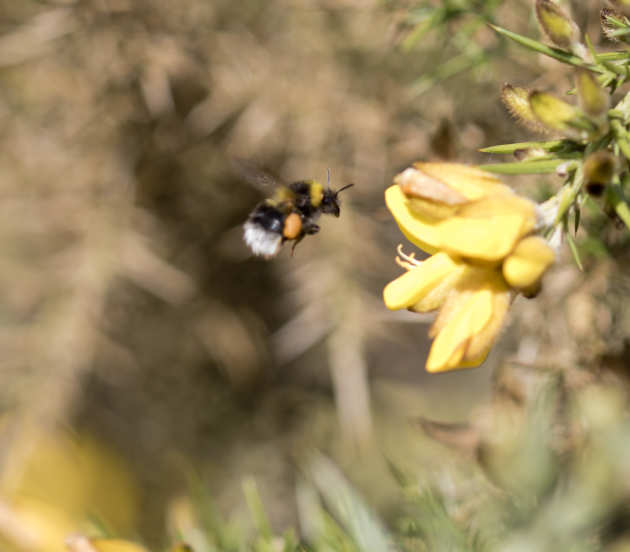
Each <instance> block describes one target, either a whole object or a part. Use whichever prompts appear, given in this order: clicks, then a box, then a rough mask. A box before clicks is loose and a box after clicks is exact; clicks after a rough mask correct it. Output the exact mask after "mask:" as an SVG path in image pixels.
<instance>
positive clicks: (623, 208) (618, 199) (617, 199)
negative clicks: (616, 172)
mask: <svg viewBox="0 0 630 552" xmlns="http://www.w3.org/2000/svg"><path fill="white" fill-rule="evenodd" d="M623 180H624V182H623V184H624V186H625V187H627V186H628V184H630V175H628V174H626V175H625V176H624V179H623ZM608 197H609V200H610V202H611V203H612V206H613V207H614V209H615V212H616V213H617V215H619V218H620V219H621V220H622V221H623V222H624V224H625V225H626V226H627V227H628V229H629V230H630V207H629V206H628V203H627V201H626V200H625V198H624V196H623V192H622V190H621V188H620V187H619V185H617V184H614V185H612V186H609V187H608Z"/></svg>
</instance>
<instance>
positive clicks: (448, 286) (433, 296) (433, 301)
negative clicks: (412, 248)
mask: <svg viewBox="0 0 630 552" xmlns="http://www.w3.org/2000/svg"><path fill="white" fill-rule="evenodd" d="M439 254H442V255H443V254H445V253H438V255H439ZM470 270H474V268H473V267H471V266H470V265H468V264H466V263H463V262H457V263H456V266H455V267H454V268H453V269H452V270H451V271H450V272H448V273H446V274H444V275H443V277H442V279H441V280H439V281H438V282H435V283H434V285H433V286H432V287H431V289H429V290H428V291H427V293H426V294H425V295H424V296H423V297H422V298H421V299H419V300H418V301H417V302H416V303H414V304H413V305H411V306H410V307H409V310H412V311H414V312H430V311H432V310H435V309H438V308H440V307H441V306H442V305H443V304H444V302H445V301H446V300H447V298H448V296H449V294H450V292H451V291H452V290H453V288H455V287H456V286H457V284H458V283H459V282H460V281H461V280H462V279H465V278H466V274H467V273H468V272H470Z"/></svg>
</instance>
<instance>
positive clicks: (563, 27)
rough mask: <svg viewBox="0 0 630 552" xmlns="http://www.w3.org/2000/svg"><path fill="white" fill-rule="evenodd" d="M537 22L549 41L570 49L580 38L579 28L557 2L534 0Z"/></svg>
mask: <svg viewBox="0 0 630 552" xmlns="http://www.w3.org/2000/svg"><path fill="white" fill-rule="evenodd" d="M536 17H537V18H538V24H539V25H540V28H541V29H542V30H543V32H544V33H545V35H546V36H547V38H548V39H549V40H551V42H553V43H554V44H555V45H556V46H559V47H560V48H564V49H565V50H570V49H572V47H573V46H574V45H575V44H577V43H578V41H579V39H580V30H579V29H578V26H577V25H576V24H575V23H574V22H573V20H572V19H571V18H570V17H569V16H568V15H567V14H566V13H565V11H564V10H563V9H561V8H560V6H558V4H556V3H554V2H552V1H551V0H536Z"/></svg>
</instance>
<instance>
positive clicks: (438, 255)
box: [383, 163, 553, 372]
mask: <svg viewBox="0 0 630 552" xmlns="http://www.w3.org/2000/svg"><path fill="white" fill-rule="evenodd" d="M385 201H386V203H387V206H388V208H389V209H390V211H391V212H392V214H393V216H394V218H395V219H396V222H397V223H398V225H399V227H400V228H401V230H402V231H403V233H404V234H405V236H407V238H408V239H409V240H410V241H411V242H413V243H414V244H416V245H418V246H419V247H420V248H422V249H424V250H425V251H427V252H428V253H432V256H430V257H429V258H428V259H426V260H424V261H418V260H416V259H415V258H414V255H413V254H412V255H410V256H408V255H405V254H403V253H402V251H401V250H400V248H399V250H398V253H399V257H397V259H396V260H397V262H398V263H399V264H400V265H401V266H402V267H403V268H405V269H406V272H405V273H404V274H403V275H402V276H400V277H398V278H396V279H395V280H394V281H392V282H390V283H389V284H388V285H387V286H386V287H385V289H384V290H383V299H384V301H385V305H386V306H387V308H389V309H392V310H397V309H409V310H411V311H416V312H428V311H432V310H437V309H439V313H438V316H437V318H436V320H435V322H434V324H433V326H432V328H431V330H430V332H429V336H430V337H432V338H434V341H433V345H432V346H431V351H430V353H429V357H428V359H427V363H426V369H427V370H428V371H429V372H442V371H446V370H453V369H455V368H464V367H470V366H478V365H479V364H481V363H482V362H483V361H484V360H485V358H486V356H487V354H488V352H489V350H490V348H491V347H492V345H493V343H494V341H495V339H496V337H497V335H498V333H499V331H500V329H501V326H502V324H503V321H504V319H505V315H506V313H507V310H508V307H509V305H510V302H511V299H512V297H513V296H514V295H515V293H516V292H517V291H522V292H524V293H531V292H533V291H535V290H536V288H537V286H538V285H539V282H540V279H541V278H542V276H543V274H544V272H545V271H546V270H547V268H548V267H549V265H550V264H551V263H552V262H553V250H552V249H551V248H550V247H549V246H548V245H547V243H546V242H545V241H544V240H543V239H542V238H539V237H537V236H534V235H532V232H533V231H534V229H535V227H536V224H537V214H536V205H535V204H534V203H533V202H531V201H529V200H527V199H525V198H522V197H519V196H517V195H516V194H514V193H513V192H512V191H511V190H510V189H509V188H508V187H507V186H505V185H504V184H502V183H501V182H500V181H499V180H498V179H497V178H495V177H494V176H492V175H490V174H487V173H485V172H483V171H481V170H479V169H476V168H473V167H467V166H465V165H457V164H450V163H416V164H415V165H414V167H413V168H409V169H406V170H405V171H403V172H402V173H400V174H399V175H397V176H396V178H395V179H394V185H393V186H391V187H390V188H388V189H387V190H386V192H385Z"/></svg>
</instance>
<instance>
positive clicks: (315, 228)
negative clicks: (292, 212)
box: [302, 222, 319, 234]
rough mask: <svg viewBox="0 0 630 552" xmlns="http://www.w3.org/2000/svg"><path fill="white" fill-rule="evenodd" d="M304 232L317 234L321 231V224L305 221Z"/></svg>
mask: <svg viewBox="0 0 630 552" xmlns="http://www.w3.org/2000/svg"><path fill="white" fill-rule="evenodd" d="M302 232H303V233H304V234H317V232H319V225H317V224H315V223H314V222H305V223H304V224H303V225H302Z"/></svg>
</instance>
